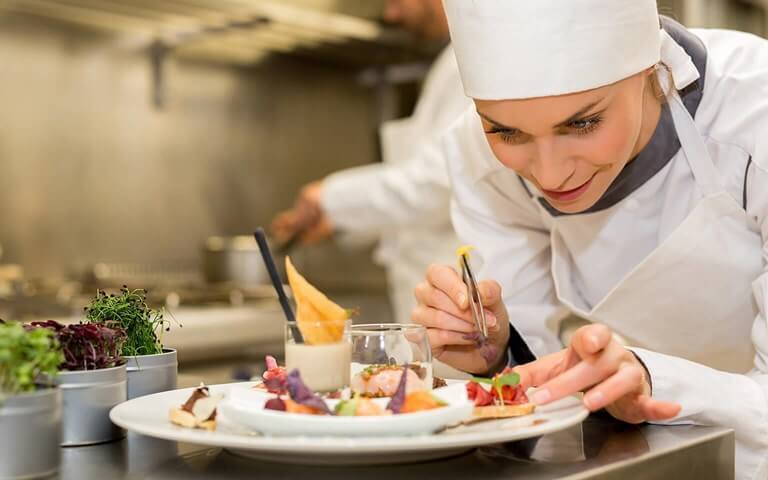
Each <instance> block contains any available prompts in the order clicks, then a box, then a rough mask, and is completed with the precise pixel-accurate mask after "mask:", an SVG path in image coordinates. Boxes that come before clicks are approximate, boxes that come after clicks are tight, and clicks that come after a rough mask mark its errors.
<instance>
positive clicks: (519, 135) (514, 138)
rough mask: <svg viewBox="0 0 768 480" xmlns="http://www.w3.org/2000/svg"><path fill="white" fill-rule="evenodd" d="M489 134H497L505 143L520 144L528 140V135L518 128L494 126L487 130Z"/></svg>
mask: <svg viewBox="0 0 768 480" xmlns="http://www.w3.org/2000/svg"><path fill="white" fill-rule="evenodd" d="M485 133H487V134H488V135H496V136H497V137H499V138H500V139H501V141H502V142H504V143H510V144H512V145H519V144H521V143H524V142H525V141H526V137H527V136H526V135H524V134H523V132H521V131H520V130H518V129H516V128H503V127H496V126H493V127H491V128H489V129H488V130H486V131H485Z"/></svg>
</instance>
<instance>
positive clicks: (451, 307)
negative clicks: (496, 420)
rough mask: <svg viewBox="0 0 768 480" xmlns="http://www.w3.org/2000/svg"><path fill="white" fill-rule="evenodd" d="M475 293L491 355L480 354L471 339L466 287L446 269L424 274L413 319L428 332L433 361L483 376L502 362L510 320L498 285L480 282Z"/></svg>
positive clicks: (472, 328)
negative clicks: (424, 279)
mask: <svg viewBox="0 0 768 480" xmlns="http://www.w3.org/2000/svg"><path fill="white" fill-rule="evenodd" d="M478 289H479V290H480V296H481V301H482V303H483V306H484V307H485V319H486V323H487V326H488V340H489V342H490V345H491V351H492V354H491V355H488V354H483V353H482V352H481V351H480V349H478V346H477V342H476V340H475V338H472V337H473V334H477V328H476V327H475V323H474V321H473V320H472V314H471V312H470V309H469V300H468V298H467V286H466V285H465V284H464V282H463V281H462V280H461V276H460V275H459V274H458V273H457V272H456V270H454V269H453V268H451V267H449V266H447V265H431V266H430V267H429V269H428V270H427V278H426V281H424V282H422V283H420V284H419V285H418V286H417V287H416V292H415V293H416V300H417V301H418V305H417V306H416V308H415V309H414V311H413V314H412V319H413V321H414V322H415V323H418V324H419V325H423V326H425V327H426V328H427V334H428V335H429V343H430V345H431V347H432V355H433V357H435V358H437V359H438V360H440V361H441V362H443V363H446V364H448V365H450V366H452V367H454V368H457V369H459V370H463V371H465V372H470V373H474V374H486V373H488V372H489V371H494V370H496V369H497V368H498V367H499V364H500V363H501V362H503V361H504V352H505V351H506V348H507V341H508V340H509V317H508V315H507V309H506V307H505V306H504V303H503V302H502V300H501V286H500V285H499V284H498V282H494V281H492V280H484V281H481V282H479V283H478ZM486 353H487V352H486Z"/></svg>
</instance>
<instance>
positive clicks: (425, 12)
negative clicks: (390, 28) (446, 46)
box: [383, 0, 448, 40]
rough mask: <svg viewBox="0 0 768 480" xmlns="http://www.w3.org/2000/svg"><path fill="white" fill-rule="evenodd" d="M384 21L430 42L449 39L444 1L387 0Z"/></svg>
mask: <svg viewBox="0 0 768 480" xmlns="http://www.w3.org/2000/svg"><path fill="white" fill-rule="evenodd" d="M383 16H384V20H385V21H386V22H388V23H393V24H396V25H399V26H400V27H402V28H404V29H405V30H408V31H409V32H411V33H413V34H415V35H418V36H420V37H423V38H426V39H429V40H447V39H448V20H446V18H445V12H444V10H443V3H442V0H386V2H385V5H384V14H383Z"/></svg>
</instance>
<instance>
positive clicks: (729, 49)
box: [441, 30, 768, 478]
mask: <svg viewBox="0 0 768 480" xmlns="http://www.w3.org/2000/svg"><path fill="white" fill-rule="evenodd" d="M684 33H685V34H686V35H688V36H691V35H694V36H695V37H694V38H696V37H697V38H698V39H700V41H701V42H703V45H704V46H705V48H706V59H705V71H704V72H702V73H704V86H703V91H702V92H700V94H699V97H700V98H698V99H697V102H698V104H697V105H696V106H695V115H694V120H695V124H696V127H697V128H698V130H699V132H701V133H702V136H703V137H704V141H705V144H706V147H707V148H708V150H709V153H710V156H711V158H712V161H713V163H714V165H715V168H716V170H717V172H718V173H719V175H721V180H722V183H723V184H724V185H725V187H726V191H727V193H728V194H729V195H731V196H732V197H733V198H734V199H735V200H737V201H738V202H739V204H742V205H743V207H744V208H745V209H746V212H747V214H748V215H749V217H750V219H751V220H753V221H754V222H755V223H754V225H753V226H752V227H750V226H748V225H745V227H744V228H755V229H759V232H760V234H761V236H762V243H763V245H764V247H763V262H762V263H763V265H762V271H763V273H762V274H761V275H759V276H758V277H757V278H755V280H754V283H753V292H754V301H755V302H756V304H757V309H756V310H757V312H758V314H757V316H756V318H754V320H753V319H752V318H749V319H741V321H747V322H752V321H753V322H754V323H753V324H752V325H753V327H752V335H751V344H752V346H753V347H754V350H755V357H754V368H753V369H752V370H751V371H748V372H738V373H731V372H726V371H722V370H717V369H715V368H712V367H710V366H707V365H705V364H703V363H696V362H693V361H690V360H688V359H685V358H679V357H675V356H672V355H666V354H663V353H659V352H655V351H654V348H653V345H652V344H649V345H645V347H646V348H645V349H635V351H636V353H637V354H638V355H639V357H640V358H641V359H642V360H643V362H644V363H645V364H646V366H647V368H648V371H649V373H650V376H651V381H652V386H653V396H654V397H656V398H659V399H663V400H668V401H674V402H678V403H680V404H681V405H682V407H683V409H682V412H681V414H680V416H678V417H677V418H675V419H673V420H671V421H668V422H659V423H669V424H672V423H694V424H704V425H720V426H725V427H729V428H733V429H734V430H735V432H736V439H737V450H736V461H737V467H736V473H737V478H766V476H767V475H768V325H767V324H766V322H767V321H768V320H767V318H768V295H766V293H767V292H768V274H766V267H765V263H766V262H765V259H766V258H768V248H766V247H765V244H766V240H768V42H766V41H765V40H764V39H761V38H758V37H756V36H752V35H749V34H744V33H738V32H732V31H724V30H690V31H685V30H684ZM678 43H680V44H681V45H682V46H683V47H685V45H683V44H682V43H681V42H678ZM694 60H695V59H694ZM702 68H704V65H702ZM688 106H689V105H688V102H687V101H686V107H688ZM692 114H693V112H692ZM670 126H671V127H670ZM670 128H671V130H670ZM675 138H676V133H675V131H674V125H672V124H671V122H670V121H669V110H668V107H665V108H664V109H663V113H662V119H661V121H660V125H659V128H657V131H656V132H655V133H654V135H653V138H652V139H651V141H650V143H649V145H648V146H647V147H646V148H645V149H644V151H643V152H641V153H640V155H639V156H638V157H637V158H636V159H635V160H634V161H633V162H631V163H630V164H628V167H627V168H625V171H623V172H622V173H621V174H620V176H619V178H618V179H617V181H616V182H614V184H612V185H611V187H610V188H609V190H608V192H607V193H606V195H604V196H603V198H601V199H600V200H599V201H598V203H597V205H596V206H595V207H593V208H592V209H590V210H589V211H588V212H585V213H581V214H576V215H560V216H554V217H553V218H554V220H553V222H555V223H557V229H558V232H559V233H560V235H561V238H562V239H563V243H564V244H565V247H566V249H567V250H568V252H569V254H570V257H571V263H572V265H571V271H572V272H573V278H572V279H571V281H572V283H573V284H574V285H575V286H576V289H577V290H578V291H579V293H580V297H581V301H582V302H583V304H584V306H585V307H586V308H590V307H592V306H594V305H596V304H598V303H599V302H600V300H601V299H602V298H603V297H604V296H605V295H606V294H607V293H608V292H609V291H610V290H611V288H612V287H613V286H614V285H616V284H617V283H618V282H619V281H620V280H621V279H622V278H623V277H624V276H625V275H626V274H627V273H628V272H630V270H632V269H633V268H634V267H635V266H636V265H638V264H639V263H640V262H641V261H643V259H644V258H646V257H647V256H648V255H649V254H650V253H651V252H652V251H654V249H656V248H657V247H658V246H659V245H660V244H661V243H662V242H663V241H664V240H665V239H666V238H667V237H668V236H669V235H670V233H671V232H672V231H673V230H674V229H675V228H676V227H677V226H678V225H680V223H681V222H682V221H683V220H684V219H685V218H686V217H687V216H688V214H689V213H690V212H691V210H692V209H693V208H694V206H695V205H696V203H697V201H698V200H699V199H700V198H701V192H700V191H699V189H698V188H697V186H696V183H695V181H694V178H693V175H692V172H691V169H690V166H689V164H688V163H687V162H686V161H685V160H682V159H681V154H680V152H679V143H678V144H677V147H675ZM441 148H442V154H443V155H444V156H445V157H446V160H447V163H448V168H449V174H450V177H451V182H452V190H453V198H452V218H453V222H454V226H455V228H456V231H457V232H458V234H459V237H460V238H461V239H462V240H464V241H465V242H466V243H470V244H473V245H475V246H476V247H477V253H478V256H479V257H481V258H482V261H483V267H482V269H481V271H480V275H479V276H481V277H482V278H491V279H495V280H497V281H499V282H500V284H501V285H502V288H503V291H504V301H505V303H506V305H507V308H508V310H509V312H510V319H511V322H512V323H513V325H514V326H515V327H516V328H517V329H518V330H519V331H520V332H521V334H522V335H523V337H524V338H525V340H526V342H527V343H528V344H529V346H530V347H531V349H532V350H533V351H534V352H536V353H537V354H545V353H549V352H553V351H556V350H558V349H560V348H562V345H560V342H559V340H558V338H557V335H556V334H555V331H556V328H553V326H552V325H551V324H550V325H548V324H547V318H548V317H550V316H551V315H552V314H553V313H554V312H555V311H556V310H557V309H558V308H560V305H559V304H558V301H557V299H556V292H555V286H554V284H553V278H552V275H551V270H550V268H551V265H550V260H551V257H550V234H549V230H550V228H551V227H550V225H547V223H546V222H544V221H543V220H542V215H541V210H540V205H537V202H539V200H538V199H537V198H534V197H535V196H532V195H531V192H530V191H531V190H532V188H533V187H532V186H531V185H530V184H527V182H523V181H521V179H520V178H519V177H518V176H517V175H516V174H515V173H514V172H513V171H511V170H509V169H506V168H505V167H504V166H503V165H502V164H501V163H500V162H499V161H498V160H497V159H496V158H495V157H494V155H493V153H492V152H491V150H490V147H489V146H488V144H487V141H486V139H485V136H484V133H483V130H482V125H481V122H480V120H479V117H478V116H477V114H476V113H475V111H474V108H473V107H472V108H469V109H468V110H467V111H466V112H465V114H464V115H463V116H462V117H461V118H460V119H459V120H458V121H457V122H456V123H455V124H454V125H453V126H452V128H451V129H450V130H449V132H448V133H447V134H446V135H445V136H444V138H443V141H442V147H441ZM641 167H642V168H641ZM649 172H650V174H649ZM554 215H557V213H554ZM723 255H728V252H723ZM689 288H691V289H695V288H696V283H695V279H692V282H691V284H690V286H689ZM660 294H663V292H660ZM745 294H749V292H745ZM652 301H653V299H649V302H652ZM680 301H681V302H684V301H685V299H684V298H680ZM734 321H737V320H736V319H735V320H734ZM706 322H707V319H706V318H702V319H701V326H700V328H701V331H706V329H707V324H706ZM695 333H697V332H692V334H695ZM658 335H660V336H662V335H664V332H662V331H660V332H658ZM679 341H681V342H685V338H680V339H679ZM716 341H717V339H713V342H716ZM746 343H747V344H749V343H750V342H749V341H746Z"/></svg>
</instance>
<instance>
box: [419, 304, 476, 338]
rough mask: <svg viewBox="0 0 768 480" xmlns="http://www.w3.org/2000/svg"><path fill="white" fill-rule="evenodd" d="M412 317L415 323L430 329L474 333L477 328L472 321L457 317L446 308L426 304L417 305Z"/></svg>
mask: <svg viewBox="0 0 768 480" xmlns="http://www.w3.org/2000/svg"><path fill="white" fill-rule="evenodd" d="M411 318H412V319H413V321H414V322H415V323H418V324H419V325H423V326H425V327H427V328H429V329H438V330H452V331H454V332H462V333H472V332H473V331H474V330H475V326H474V324H472V323H471V322H468V321H466V320H465V319H463V318H458V317H455V316H453V315H451V314H450V313H448V312H446V311H444V310H439V309H437V308H432V307H427V306H425V305H419V306H417V307H416V308H415V309H414V310H413V313H412V314H411Z"/></svg>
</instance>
